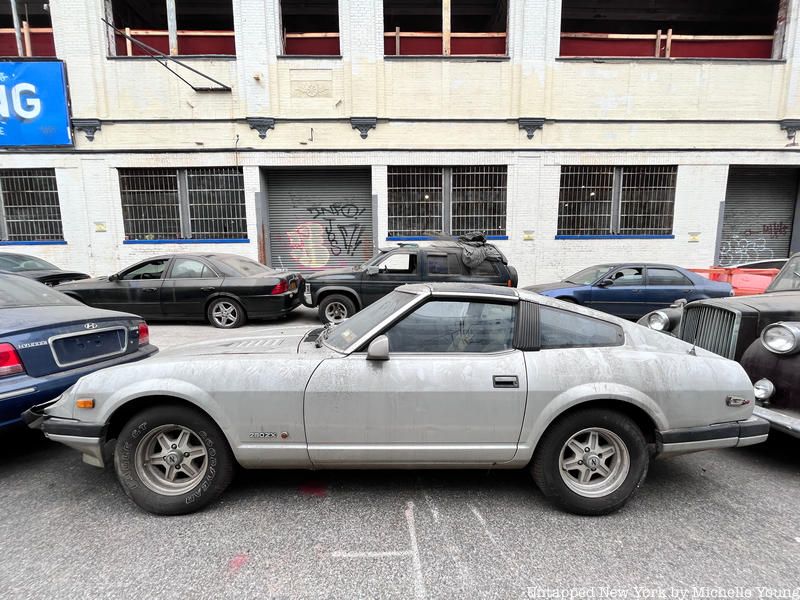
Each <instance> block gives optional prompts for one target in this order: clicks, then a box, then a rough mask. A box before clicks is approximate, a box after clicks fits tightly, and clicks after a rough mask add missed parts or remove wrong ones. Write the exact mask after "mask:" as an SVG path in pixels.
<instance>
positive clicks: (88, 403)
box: [75, 398, 94, 408]
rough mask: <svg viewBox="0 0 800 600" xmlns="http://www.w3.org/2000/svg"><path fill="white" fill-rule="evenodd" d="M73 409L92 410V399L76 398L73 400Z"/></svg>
mask: <svg viewBox="0 0 800 600" xmlns="http://www.w3.org/2000/svg"><path fill="white" fill-rule="evenodd" d="M75 408H94V398H78V399H77V400H75Z"/></svg>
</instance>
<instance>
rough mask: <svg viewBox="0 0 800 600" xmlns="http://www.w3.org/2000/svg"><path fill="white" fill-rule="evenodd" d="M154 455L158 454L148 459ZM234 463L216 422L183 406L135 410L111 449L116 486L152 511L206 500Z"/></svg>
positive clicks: (226, 480) (182, 510)
mask: <svg viewBox="0 0 800 600" xmlns="http://www.w3.org/2000/svg"><path fill="white" fill-rule="evenodd" d="M167 445H169V448H165V447H164V446H167ZM159 455H163V456H164V458H163V459H162V460H160V461H158V462H157V463H153V462H148V461H152V460H153V458H154V457H159ZM181 455H183V456H181ZM189 466H191V469H192V470H191V471H189ZM234 466H235V459H234V457H233V453H232V452H231V449H230V447H229V446H228V441H227V440H226V439H225V436H224V435H223V433H222V431H220V429H219V427H217V425H216V424H215V423H214V422H213V421H212V420H211V419H209V418H208V417H207V416H206V415H204V414H202V413H200V412H199V411H196V410H193V409H191V408H187V407H183V406H169V405H168V406H157V407H153V408H148V409H146V410H143V411H142V412H140V413H138V414H137V415H135V416H134V417H133V418H132V419H130V420H129V421H128V422H127V423H126V424H125V425H124V426H123V428H122V431H120V433H119V436H118V437H117V444H116V447H115V449H114V470H115V471H116V474H117V479H118V480H119V483H120V485H121V486H122V489H123V490H124V491H125V493H126V494H127V495H128V497H129V498H130V499H131V500H133V502H134V503H135V504H136V505H137V506H139V507H140V508H141V509H143V510H145V511H147V512H150V513H154V514H157V515H182V514H186V513H191V512H195V511H198V510H200V509H202V508H204V507H205V506H207V505H209V504H211V503H212V502H214V501H215V500H216V499H217V498H219V496H220V495H221V494H222V492H224V491H225V488H227V487H228V485H229V484H230V482H231V480H232V479H233V474H234Z"/></svg>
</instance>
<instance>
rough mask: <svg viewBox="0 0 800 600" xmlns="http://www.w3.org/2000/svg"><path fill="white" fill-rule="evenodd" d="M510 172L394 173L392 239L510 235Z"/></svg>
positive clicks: (494, 167)
mask: <svg viewBox="0 0 800 600" xmlns="http://www.w3.org/2000/svg"><path fill="white" fill-rule="evenodd" d="M507 178H508V177H507V167H506V166H505V165H490V166H480V167H389V182H388V183H389V237H390V238H392V237H408V236H427V235H431V234H437V233H446V234H450V235H453V236H458V235H463V234H465V233H468V232H470V231H482V232H483V233H484V234H485V235H487V236H505V235H506V189H507Z"/></svg>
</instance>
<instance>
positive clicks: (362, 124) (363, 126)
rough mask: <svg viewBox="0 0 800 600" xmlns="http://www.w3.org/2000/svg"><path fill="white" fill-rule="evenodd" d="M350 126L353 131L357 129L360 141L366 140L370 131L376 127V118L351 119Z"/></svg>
mask: <svg viewBox="0 0 800 600" xmlns="http://www.w3.org/2000/svg"><path fill="white" fill-rule="evenodd" d="M350 125H352V126H353V129H358V132H359V134H360V135H361V139H364V140H365V139H367V135H368V134H369V130H370V129H375V128H376V127H377V126H378V119H377V117H351V118H350Z"/></svg>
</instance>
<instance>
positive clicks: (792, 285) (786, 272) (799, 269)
mask: <svg viewBox="0 0 800 600" xmlns="http://www.w3.org/2000/svg"><path fill="white" fill-rule="evenodd" d="M787 290H800V255H797V256H795V257H793V258H791V259H790V260H789V262H787V263H786V265H784V267H783V269H781V272H780V273H778V274H777V275H776V276H775V279H774V280H773V281H772V283H771V284H770V285H769V287H768V288H767V291H768V292H784V291H787Z"/></svg>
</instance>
